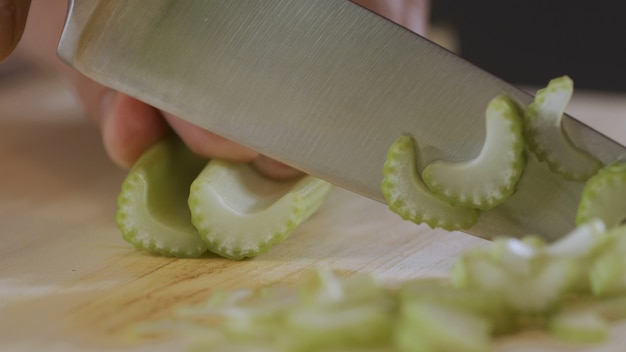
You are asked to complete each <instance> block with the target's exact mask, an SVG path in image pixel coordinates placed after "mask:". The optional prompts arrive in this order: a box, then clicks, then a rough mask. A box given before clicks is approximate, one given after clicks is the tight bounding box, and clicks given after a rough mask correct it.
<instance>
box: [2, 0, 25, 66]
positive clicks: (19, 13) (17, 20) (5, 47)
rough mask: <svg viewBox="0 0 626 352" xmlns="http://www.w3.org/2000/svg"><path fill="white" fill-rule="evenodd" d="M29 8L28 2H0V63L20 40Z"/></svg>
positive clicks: (15, 0)
mask: <svg viewBox="0 0 626 352" xmlns="http://www.w3.org/2000/svg"><path fill="white" fill-rule="evenodd" d="M29 8H30V0H0V61H1V60H4V59H5V58H6V57H7V56H9V54H11V52H13V49H15V47H16V46H17V43H18V42H19V41H20V38H22V34H23V33H24V27H25V26H26V17H27V15H28V9H29Z"/></svg>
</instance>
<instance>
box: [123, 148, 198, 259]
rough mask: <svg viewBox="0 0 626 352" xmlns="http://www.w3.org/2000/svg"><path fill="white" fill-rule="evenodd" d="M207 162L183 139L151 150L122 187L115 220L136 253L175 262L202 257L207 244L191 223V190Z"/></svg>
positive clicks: (133, 168) (135, 166) (142, 157)
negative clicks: (174, 260)
mask: <svg viewBox="0 0 626 352" xmlns="http://www.w3.org/2000/svg"><path fill="white" fill-rule="evenodd" d="M205 164H206V160H204V159H202V158H200V157H198V156H196V155H194V154H193V153H192V152H191V151H190V150H189V149H188V148H187V147H186V146H185V145H184V143H182V141H180V140H179V139H178V138H176V137H174V136H170V137H167V138H165V139H163V140H162V141H160V142H159V143H157V144H156V145H154V146H153V147H151V148H150V149H149V150H148V151H146V152H145V153H144V154H143V155H142V156H141V157H140V159H139V160H138V161H137V162H136V163H135V165H134V166H133V167H132V169H131V170H130V172H129V173H128V175H127V176H126V178H125V180H124V181H123V183H122V191H121V192H120V194H119V196H118V199H117V204H118V210H117V212H116V215H115V218H116V222H117V226H118V228H119V229H120V231H121V232H122V236H123V238H124V240H126V241H127V242H129V243H130V244H132V245H133V246H134V247H135V248H136V249H138V250H142V251H146V252H149V253H154V254H160V255H163V256H170V257H198V256H200V255H202V254H203V253H204V252H206V249H207V248H206V245H205V244H204V242H203V241H202V240H201V239H200V237H199V235H198V232H197V231H196V229H195V228H194V227H193V225H192V224H191V214H190V212H189V209H188V208H187V196H188V194H189V185H191V182H192V181H193V179H194V178H195V177H196V175H197V174H198V172H199V171H200V170H201V169H202V167H203V166H204V165H205Z"/></svg>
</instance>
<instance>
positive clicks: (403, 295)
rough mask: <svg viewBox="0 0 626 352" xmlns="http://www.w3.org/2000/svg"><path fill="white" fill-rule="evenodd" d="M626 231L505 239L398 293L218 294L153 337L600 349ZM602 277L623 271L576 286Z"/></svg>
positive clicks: (372, 288)
mask: <svg viewBox="0 0 626 352" xmlns="http://www.w3.org/2000/svg"><path fill="white" fill-rule="evenodd" d="M625 231H626V226H622V227H620V228H614V229H612V230H609V231H604V230H603V228H602V225H601V222H600V221H599V220H598V221H594V222H591V223H589V224H585V225H584V226H581V227H579V228H577V229H576V230H574V231H572V232H571V233H569V234H566V235H565V236H564V237H563V239H562V240H560V241H559V242H556V243H554V244H548V243H544V242H540V241H537V240H536V239H535V238H533V237H528V238H522V239H516V238H501V239H498V240H496V241H494V242H491V243H490V244H489V245H488V246H486V247H484V248H477V249H474V250H471V251H469V252H467V253H465V254H464V255H463V256H462V257H461V258H460V259H459V260H458V261H457V263H456V264H455V267H454V269H453V272H452V273H451V279H452V280H449V278H445V277H444V278H417V279H413V280H407V281H405V282H403V283H400V284H398V285H394V286H389V285H383V284H381V283H380V282H378V281H377V280H375V279H374V277H373V276H371V275H368V274H355V275H352V276H349V277H347V278H346V277H342V276H338V275H337V274H336V273H334V272H331V271H326V270H318V271H314V272H312V273H309V274H308V275H305V276H304V277H303V279H301V280H300V281H298V282H296V283H295V284H294V285H270V286H268V287H265V288H263V289H260V290H256V291H252V290H238V291H233V292H231V293H228V292H223V291H220V292H216V293H214V295H213V296H212V297H211V298H210V299H209V300H208V301H207V303H205V304H203V305H195V306H187V307H184V308H179V309H178V310H177V311H176V312H177V313H178V314H177V315H176V317H175V319H176V320H174V321H170V322H169V324H165V323H163V322H157V323H154V324H153V325H152V326H151V327H150V326H148V327H146V326H144V327H143V332H144V333H148V334H154V333H155V332H158V331H161V332H166V333H168V334H172V333H177V334H178V333H180V332H182V333H184V334H185V335H187V336H191V338H192V339H193V340H194V341H201V344H200V345H198V348H197V349H194V351H213V350H228V351H279V352H282V351H285V352H286V351H289V352H291V351H296V352H297V351H324V352H326V351H344V352H345V351H372V352H374V351H377V352H378V351H477V352H478V351H491V350H493V347H494V344H496V343H497V341H498V338H499V337H501V336H511V335H515V334H518V333H520V332H523V331H526V330H533V331H543V332H544V333H545V334H548V335H550V336H553V337H555V338H558V339H560V340H565V341H568V342H573V343H584V344H589V343H599V342H602V341H605V340H606V339H607V338H608V331H609V328H610V324H611V323H612V322H615V321H618V320H624V319H626V285H625V283H626V280H624V278H626V275H625V274H626V269H624V268H626V265H625V263H624V260H623V258H624V257H626V256H625V254H626V232H625ZM609 256H611V260H613V259H615V258H616V257H618V258H619V259H620V262H619V265H617V266H615V265H613V264H609V270H608V272H607V271H606V269H603V268H600V267H603V266H604V264H602V262H603V260H604V258H608V257H609ZM596 270H599V272H604V274H606V273H608V274H610V275H612V276H610V277H609V279H608V281H607V283H609V284H611V283H612V284H615V283H617V284H616V285H613V286H611V287H610V292H609V291H606V292H604V291H603V292H594V291H593V290H591V288H589V287H587V288H586V289H584V288H582V287H581V286H580V285H582V284H584V285H587V286H589V285H592V281H593V279H590V280H582V281H580V282H579V281H577V280H578V279H579V278H581V277H585V276H591V277H593V276H594V275H595V273H594V272H595V271H596ZM614 272H616V273H617V274H612V273H614ZM598 294H600V295H603V296H604V295H608V297H606V298H605V297H599V296H598ZM203 329H204V330H203ZM183 330H184V331H183Z"/></svg>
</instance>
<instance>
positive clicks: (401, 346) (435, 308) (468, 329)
mask: <svg viewBox="0 0 626 352" xmlns="http://www.w3.org/2000/svg"><path fill="white" fill-rule="evenodd" d="M491 330H492V326H491V322H490V321H489V320H488V319H486V318H485V317H483V316H481V315H478V314H473V313H471V312H469V311H466V310H463V309H455V308H452V307H449V306H446V305H443V304H436V303H433V302H425V301H421V300H412V301H409V302H407V303H405V304H404V305H403V307H402V310H401V313H400V321H399V322H398V327H397V332H396V342H395V343H396V346H397V350H398V351H402V352H404V351H406V352H409V351H434V352H436V351H464V352H488V351H490V350H491V348H490V346H491Z"/></svg>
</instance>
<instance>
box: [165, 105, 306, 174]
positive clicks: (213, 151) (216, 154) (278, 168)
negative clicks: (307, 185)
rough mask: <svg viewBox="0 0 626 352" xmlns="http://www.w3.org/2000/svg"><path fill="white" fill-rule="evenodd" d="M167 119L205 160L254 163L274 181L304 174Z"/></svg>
mask: <svg viewBox="0 0 626 352" xmlns="http://www.w3.org/2000/svg"><path fill="white" fill-rule="evenodd" d="M163 115H164V116H165V119H166V120H167V122H168V123H169V124H170V126H171V127H172V128H173V129H174V131H176V133H177V134H178V135H179V136H180V137H181V138H182V140H183V141H185V143H186V144H187V146H188V147H189V148H190V149H191V150H192V151H194V153H196V154H198V155H200V156H203V157H205V158H220V159H225V160H229V161H234V162H252V165H253V166H254V167H255V168H256V169H257V170H258V171H259V172H260V173H262V174H264V175H265V176H267V177H270V178H274V179H290V178H294V177H296V176H299V175H301V174H302V173H301V172H300V171H298V170H296V169H294V168H291V167H289V166H287V165H285V164H282V163H280V162H278V161H275V160H272V159H270V158H268V157H265V156H263V155H259V153H257V152H256V151H254V150H251V149H249V148H246V147H244V146H241V145H239V144H237V143H235V142H231V141H229V140H227V139H224V138H222V137H220V136H218V135H216V134H214V133H211V132H209V131H207V130H205V129H202V128H200V127H197V126H195V125H193V124H191V123H189V122H187V121H185V120H182V119H180V118H178V117H176V116H174V115H172V114H168V113H163Z"/></svg>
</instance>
